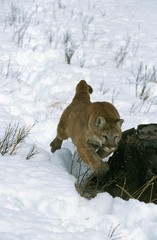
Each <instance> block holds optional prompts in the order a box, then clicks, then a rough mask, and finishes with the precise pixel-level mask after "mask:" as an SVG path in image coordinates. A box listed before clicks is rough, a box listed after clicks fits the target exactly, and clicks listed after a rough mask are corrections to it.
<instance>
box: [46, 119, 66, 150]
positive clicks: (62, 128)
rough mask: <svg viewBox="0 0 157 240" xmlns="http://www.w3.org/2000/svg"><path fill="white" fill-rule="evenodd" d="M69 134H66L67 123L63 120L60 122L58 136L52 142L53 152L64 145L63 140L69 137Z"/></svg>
mask: <svg viewBox="0 0 157 240" xmlns="http://www.w3.org/2000/svg"><path fill="white" fill-rule="evenodd" d="M67 138H68V136H67V134H66V128H65V125H64V124H63V123H62V121H60V122H59V124H58V127H57V136H56V137H55V139H54V140H53V141H52V142H51V143H50V147H51V152H55V151H56V150H57V149H60V148H61V146H62V142H63V140H65V139H67Z"/></svg>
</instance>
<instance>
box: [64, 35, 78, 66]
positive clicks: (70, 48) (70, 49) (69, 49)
mask: <svg viewBox="0 0 157 240" xmlns="http://www.w3.org/2000/svg"><path fill="white" fill-rule="evenodd" d="M63 45H64V53H65V61H66V63H67V64H71V60H72V57H73V55H74V54H75V52H76V50H77V48H78V45H77V44H76V42H75V41H74V40H72V36H71V33H69V32H68V31H67V32H66V33H65V34H64V39H63Z"/></svg>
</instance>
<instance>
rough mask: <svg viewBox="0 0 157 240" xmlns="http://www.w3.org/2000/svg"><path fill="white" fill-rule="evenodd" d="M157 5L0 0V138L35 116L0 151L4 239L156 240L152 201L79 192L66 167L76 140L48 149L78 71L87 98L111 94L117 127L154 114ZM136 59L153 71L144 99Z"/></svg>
mask: <svg viewBox="0 0 157 240" xmlns="http://www.w3.org/2000/svg"><path fill="white" fill-rule="evenodd" d="M156 9H157V1H156V0H150V1H140V0H136V1H135V0H132V1H129V0H119V1H115V0H105V1H103V0H100V1H96V0H91V1H89V0H85V1H84V0H71V1H70V2H67V1H64V0H44V1H41V0H28V1H23V0H21V1H18V0H10V1H8V0H7V1H4V0H2V1H1V2H0V125H1V129H0V139H2V138H3V136H4V133H5V130H6V128H7V126H8V125H9V124H10V123H12V124H17V123H18V124H19V125H20V126H24V125H26V126H32V125H33V124H34V123H35V125H34V127H33V128H32V130H31V132H30V134H29V135H28V137H27V138H26V139H25V141H23V142H22V143H21V144H20V146H18V147H17V148H16V149H15V151H14V153H13V154H12V155H10V154H9V152H8V153H6V154H5V155H3V156H2V155H1V156H0V240H34V239H36V240H63V239H64V240H73V239H75V240H87V239H90V240H104V239H106V240H115V239H128V240H156V239H157V206H156V205H155V204H153V203H148V204H146V203H143V202H139V201H138V200H135V199H130V200H128V201H124V200H122V199H121V198H118V197H116V198H113V197H112V196H111V195H109V194H108V193H100V194H98V195H97V196H96V197H95V198H93V199H91V200H87V199H85V198H83V197H81V196H80V195H79V194H78V192H77V191H76V189H75V182H76V176H74V175H72V174H71V164H72V161H73V156H74V153H75V146H74V145H73V144H72V142H71V140H70V139H69V140H67V141H65V142H64V144H63V147H62V149H61V150H58V151H56V152H55V153H54V154H52V153H51V152H50V147H49V144H50V142H51V140H52V139H53V138H54V137H55V134H56V127H57V123H58V120H59V118H60V115H61V113H62V111H63V110H64V109H65V107H66V106H67V105H68V104H69V103H70V101H71V99H72V97H73V95H74V91H75V86H76V84H77V83H78V82H79V81H80V80H81V79H85V80H86V81H87V82H88V83H89V84H90V85H91V86H92V87H93V89H94V92H93V94H92V96H91V98H92V101H104V100H105V101H109V102H112V103H114V105H115V106H116V107H117V108H118V110H119V112H120V115H121V117H122V118H123V119H124V120H125V122H124V124H123V130H125V129H128V128H131V127H136V126H137V125H138V124H140V123H152V122H154V123H156V117H157V115H156V112H157V73H155V72H154V75H153V70H154V69H157V32H156V29H157V15H156ZM67 34H69V35H70V41H69V43H68V44H69V47H70V48H72V47H73V48H74V55H73V57H72V59H71V64H70V65H68V64H67V63H66V60H65V54H64V51H65V44H64V42H65V37H66V36H67ZM124 55H125V58H124V60H123V61H121V57H122V56H124ZM140 64H142V72H141V75H142V74H143V75H142V76H144V75H147V78H150V77H152V78H151V79H149V81H148V82H147V85H146V90H147V92H145V94H146V95H147V97H148V98H147V99H146V100H145V98H144V97H145V96H142V97H140V94H141V92H142V88H143V81H140V82H139V83H138V86H137V89H136V77H137V74H138V70H139V66H140ZM153 76H154V78H153ZM136 90H137V96H136ZM33 145H35V148H36V150H37V154H35V155H34V156H32V157H31V158H30V159H28V160H27V155H28V153H29V151H30V149H31V147H32V146H33Z"/></svg>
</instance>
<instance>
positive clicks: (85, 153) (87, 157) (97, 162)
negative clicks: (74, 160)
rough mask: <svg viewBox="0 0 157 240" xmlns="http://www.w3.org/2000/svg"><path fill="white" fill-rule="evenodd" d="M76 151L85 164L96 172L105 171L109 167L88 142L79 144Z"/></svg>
mask: <svg viewBox="0 0 157 240" xmlns="http://www.w3.org/2000/svg"><path fill="white" fill-rule="evenodd" d="M77 151H78V153H79V155H80V158H81V159H82V161H83V162H84V163H85V164H87V165H88V166H89V167H91V169H92V170H93V171H94V172H96V173H100V172H101V173H104V174H105V173H106V172H107V171H108V169H109V166H108V164H107V163H106V162H103V161H102V160H101V158H100V157H99V156H98V154H97V153H96V152H95V149H94V148H92V147H91V146H90V145H88V144H85V145H83V144H79V145H78V146H77Z"/></svg>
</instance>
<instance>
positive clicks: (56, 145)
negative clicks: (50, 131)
mask: <svg viewBox="0 0 157 240" xmlns="http://www.w3.org/2000/svg"><path fill="white" fill-rule="evenodd" d="M62 142H63V140H61V139H59V138H58V137H56V138H55V139H54V140H53V141H52V142H51V143H50V147H51V152H52V153H54V152H55V151H56V150H57V149H60V148H61V146H62Z"/></svg>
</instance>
